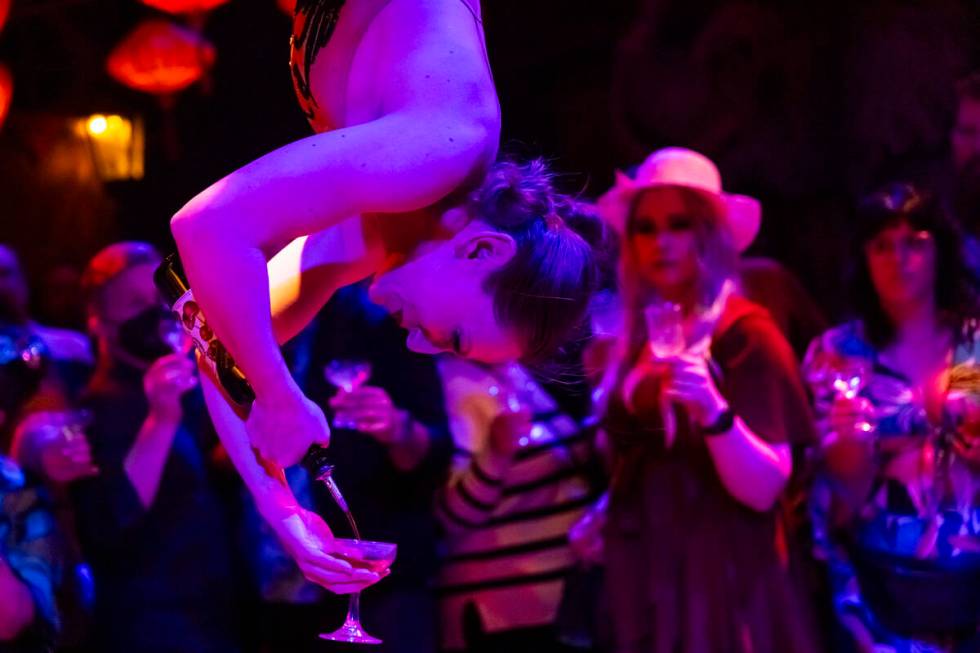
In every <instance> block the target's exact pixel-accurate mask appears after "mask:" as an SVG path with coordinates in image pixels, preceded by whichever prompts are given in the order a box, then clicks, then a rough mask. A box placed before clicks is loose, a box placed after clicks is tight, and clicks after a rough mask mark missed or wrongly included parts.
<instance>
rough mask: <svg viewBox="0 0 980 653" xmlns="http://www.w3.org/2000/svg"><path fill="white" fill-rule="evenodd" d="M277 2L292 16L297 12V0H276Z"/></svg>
mask: <svg viewBox="0 0 980 653" xmlns="http://www.w3.org/2000/svg"><path fill="white" fill-rule="evenodd" d="M276 4H277V5H279V8H280V9H282V10H283V11H285V12H286V13H287V14H289V15H290V16H292V15H293V14H295V13H296V0H276Z"/></svg>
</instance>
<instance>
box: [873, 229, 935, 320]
mask: <svg viewBox="0 0 980 653" xmlns="http://www.w3.org/2000/svg"><path fill="white" fill-rule="evenodd" d="M864 254H865V260H866V261H867V264H868V272H869V274H870V276H871V283H872V285H874V288H875V292H876V293H877V294H878V298H879V299H880V300H881V303H882V304H883V305H891V306H904V305H908V304H910V303H917V302H921V301H930V300H932V298H933V294H934V292H935V284H936V243H935V240H934V239H933V236H932V234H931V233H929V232H928V231H918V230H916V229H914V228H913V227H912V226H911V225H909V224H908V223H906V222H900V223H898V224H896V225H893V226H890V227H887V228H885V229H882V230H881V231H880V232H879V233H878V234H877V235H876V236H875V237H874V238H872V239H871V240H869V241H868V242H867V243H866V244H865V246H864Z"/></svg>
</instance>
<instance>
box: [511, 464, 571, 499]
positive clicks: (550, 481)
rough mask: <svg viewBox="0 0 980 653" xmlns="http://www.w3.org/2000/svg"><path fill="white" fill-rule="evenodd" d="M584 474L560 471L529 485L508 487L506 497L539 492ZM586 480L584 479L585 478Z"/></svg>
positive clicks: (566, 470)
mask: <svg viewBox="0 0 980 653" xmlns="http://www.w3.org/2000/svg"><path fill="white" fill-rule="evenodd" d="M581 475H582V472H581V471H580V470H578V469H574V468H567V467H566V468H565V469H559V470H558V471H557V472H555V473H554V474H549V475H548V476H543V477H541V478H539V479H535V480H533V481H528V482H527V483H520V484H518V485H508V486H507V487H505V488H504V496H505V497H512V496H514V495H515V494H524V493H526V492H532V491H534V490H539V489H541V488H543V487H547V486H549V485H554V484H555V483H560V482H561V481H566V480H568V479H570V478H575V477H576V476H581ZM583 480H584V478H583Z"/></svg>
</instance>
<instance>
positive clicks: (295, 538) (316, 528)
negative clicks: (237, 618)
mask: <svg viewBox="0 0 980 653" xmlns="http://www.w3.org/2000/svg"><path fill="white" fill-rule="evenodd" d="M268 521H269V523H270V524H271V525H272V527H273V529H274V530H275V532H276V535H278V536H279V540H280V541H281V542H282V543H283V546H285V547H286V550H287V551H288V552H289V554H290V555H291V556H292V557H293V559H294V560H296V564H298V565H299V568H300V570H301V571H302V572H303V575H304V576H305V577H306V579H307V580H309V581H310V582H313V583H316V584H317V585H321V586H322V587H325V588H327V589H328V590H330V591H331V592H334V593H335V594H349V593H351V592H359V591H361V590H362V589H364V588H365V587H368V586H369V585H373V584H374V583H376V582H378V581H379V580H381V578H382V576H381V575H379V574H376V573H374V572H373V571H368V570H367V569H359V568H354V567H353V566H351V564H350V563H349V562H346V561H345V560H341V559H340V558H335V557H333V556H332V555H330V554H331V553H332V552H333V550H334V538H333V534H332V533H331V532H330V528H329V527H327V524H326V523H325V522H324V521H323V519H322V518H320V516H319V515H317V514H315V513H313V512H310V511H309V510H305V509H303V508H300V507H298V506H297V507H294V508H292V509H291V510H287V511H284V512H283V513H282V514H281V515H279V516H278V517H277V518H274V519H269V520H268ZM345 555H348V556H356V552H348V551H345ZM385 575H387V574H385Z"/></svg>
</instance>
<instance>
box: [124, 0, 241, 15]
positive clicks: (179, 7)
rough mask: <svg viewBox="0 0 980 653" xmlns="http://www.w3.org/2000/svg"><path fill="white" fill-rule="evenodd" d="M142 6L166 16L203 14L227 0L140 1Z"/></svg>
mask: <svg viewBox="0 0 980 653" xmlns="http://www.w3.org/2000/svg"><path fill="white" fill-rule="evenodd" d="M142 2H143V4H145V5H148V6H150V7H153V8H154V9H159V10H160V11H165V12H167V13H168V14H203V13H205V12H208V11H211V10H212V9H214V8H215V7H220V6H221V5H223V4H225V3H226V2H228V0H142Z"/></svg>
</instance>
